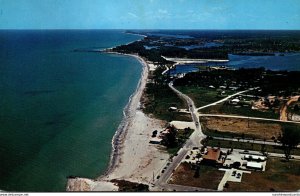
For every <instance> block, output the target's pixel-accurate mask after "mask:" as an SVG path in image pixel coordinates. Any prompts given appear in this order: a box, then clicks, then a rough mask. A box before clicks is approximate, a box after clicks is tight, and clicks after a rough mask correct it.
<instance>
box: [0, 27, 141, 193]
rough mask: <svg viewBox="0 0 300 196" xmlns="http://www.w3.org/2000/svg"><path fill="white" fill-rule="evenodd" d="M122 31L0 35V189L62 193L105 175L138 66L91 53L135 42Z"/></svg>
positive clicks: (125, 58) (130, 60) (125, 59)
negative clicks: (75, 181) (70, 180)
mask: <svg viewBox="0 0 300 196" xmlns="http://www.w3.org/2000/svg"><path fill="white" fill-rule="evenodd" d="M140 38H141V37H140V36H138V35H132V34H125V33H123V31H121V30H24V31H23V30H17V31H12V30H2V31H0V75H1V77H0V92H1V94H0V122H1V123H0V157H1V166H0V189H1V190H7V191H30V192H31V191H65V188H66V187H65V186H66V182H67V177H68V176H70V175H73V176H80V177H88V178H95V177H98V176H100V175H101V174H102V173H103V172H104V171H105V169H106V168H107V166H108V164H109V160H110V153H111V140H112V137H113V135H114V134H115V131H116V130H117V128H118V126H119V124H120V122H121V120H122V118H123V109H124V107H125V106H126V104H127V103H128V100H129V97H130V96H131V95H132V94H133V92H134V91H135V89H136V87H137V84H138V81H139V79H140V75H141V72H142V65H141V64H140V63H139V62H138V60H136V59H135V58H133V57H128V56H120V55H112V54H103V53H97V52H90V51H91V50H100V49H104V48H109V47H113V46H116V45H120V44H125V43H128V42H132V41H135V40H138V39H140Z"/></svg>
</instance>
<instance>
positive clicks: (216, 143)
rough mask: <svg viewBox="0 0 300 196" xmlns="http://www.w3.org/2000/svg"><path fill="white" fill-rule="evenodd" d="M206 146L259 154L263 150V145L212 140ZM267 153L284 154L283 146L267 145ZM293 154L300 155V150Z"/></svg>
mask: <svg viewBox="0 0 300 196" xmlns="http://www.w3.org/2000/svg"><path fill="white" fill-rule="evenodd" d="M241 141H242V139H241ZM206 145H207V146H212V147H221V148H233V149H244V150H255V151H259V152H260V151H261V150H262V144H256V143H252V142H237V141H227V140H217V139H211V140H208V141H207V143H206ZM265 152H270V153H280V154H284V152H283V150H282V149H281V146H273V145H265ZM291 154H292V155H300V149H299V148H297V149H293V150H292V151H291Z"/></svg>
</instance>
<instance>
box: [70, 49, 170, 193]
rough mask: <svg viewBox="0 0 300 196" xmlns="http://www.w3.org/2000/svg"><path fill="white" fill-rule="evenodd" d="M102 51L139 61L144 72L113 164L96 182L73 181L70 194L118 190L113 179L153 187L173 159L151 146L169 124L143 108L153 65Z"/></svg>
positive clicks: (113, 153)
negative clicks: (155, 133)
mask: <svg viewBox="0 0 300 196" xmlns="http://www.w3.org/2000/svg"><path fill="white" fill-rule="evenodd" d="M102 52H105V53H107V54H115V55H125V56H131V57H133V58H136V59H137V60H138V61H139V62H140V63H141V64H142V66H143V70H142V73H141V77H140V80H139V82H138V85H137V88H136V90H135V92H134V93H133V94H132V95H131V96H130V98H129V101H128V103H127V105H126V106H125V108H124V110H123V115H124V117H123V119H122V121H121V123H120V125H119V127H118V129H117V130H116V133H115V134H114V136H113V138H112V142H111V144H112V150H111V155H110V162H109V165H108V167H107V169H106V171H105V172H104V173H103V174H102V175H101V176H99V177H97V178H95V179H94V180H93V179H87V178H80V177H72V178H69V179H68V182H67V186H66V190H67V191H118V187H117V186H116V185H115V184H114V183H112V182H111V180H113V179H121V180H129V181H132V182H137V183H145V184H151V183H152V182H153V180H154V179H153V177H154V173H155V175H157V174H158V173H159V172H160V170H161V169H162V167H163V166H164V165H165V163H166V161H167V160H168V159H169V154H168V153H167V152H165V151H161V150H159V149H158V148H157V145H153V144H150V143H149V140H150V138H151V134H152V131H153V130H162V129H163V127H164V126H165V122H164V121H161V120H158V119H154V118H150V117H148V116H146V115H145V114H144V113H143V112H142V110H141V109H140V106H141V98H142V94H143V91H144V89H145V87H146V83H147V80H148V74H149V71H150V66H149V65H148V63H147V62H146V61H145V60H144V59H143V58H142V57H140V56H138V55H136V54H124V53H117V52H111V51H108V49H107V50H105V51H102ZM133 156H134V157H133Z"/></svg>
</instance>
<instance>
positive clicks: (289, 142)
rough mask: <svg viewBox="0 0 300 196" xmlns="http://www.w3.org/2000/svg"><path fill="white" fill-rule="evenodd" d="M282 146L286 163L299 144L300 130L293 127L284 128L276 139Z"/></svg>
mask: <svg viewBox="0 0 300 196" xmlns="http://www.w3.org/2000/svg"><path fill="white" fill-rule="evenodd" d="M278 140H279V142H280V143H281V145H282V148H283V151H284V155H285V158H286V160H287V161H288V160H289V158H290V155H291V150H293V149H294V148H295V147H297V145H298V144H299V143H300V130H299V128H298V127H295V126H287V125H286V126H284V127H283V130H282V134H281V135H280V136H279V137H278Z"/></svg>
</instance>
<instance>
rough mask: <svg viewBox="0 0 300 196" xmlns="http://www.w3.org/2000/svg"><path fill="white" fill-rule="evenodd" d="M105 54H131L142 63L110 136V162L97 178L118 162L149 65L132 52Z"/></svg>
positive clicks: (142, 89) (144, 84)
mask: <svg viewBox="0 0 300 196" xmlns="http://www.w3.org/2000/svg"><path fill="white" fill-rule="evenodd" d="M106 53H107V54H116V55H124V56H131V57H133V58H136V59H137V60H138V61H139V62H140V63H141V64H142V67H143V68H142V73H141V77H140V80H139V82H138V85H137V88H136V90H135V92H134V93H133V94H132V95H131V96H130V97H129V101H128V103H127V105H126V106H125V108H124V110H123V119H122V121H121V123H120V125H119V127H118V129H117V130H116V133H115V134H114V136H113V138H112V150H111V155H110V162H109V165H108V168H107V169H106V171H105V172H104V174H102V175H101V176H99V177H98V178H97V179H98V180H100V179H102V178H104V177H106V176H107V175H109V174H110V173H112V172H113V171H114V169H115V168H116V166H117V164H118V162H120V151H121V150H122V149H121V148H122V143H123V141H122V140H124V139H126V138H125V137H126V133H127V131H128V126H129V124H130V123H131V121H132V118H133V116H134V113H135V112H136V110H137V108H138V107H139V105H140V99H141V97H142V93H143V91H144V89H145V87H146V83H147V79H148V74H149V66H148V64H147V63H146V61H145V60H144V59H143V58H142V57H140V56H138V55H133V54H123V53H118V52H106Z"/></svg>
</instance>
